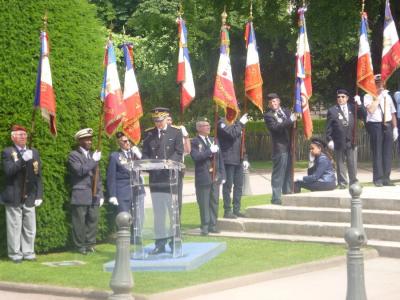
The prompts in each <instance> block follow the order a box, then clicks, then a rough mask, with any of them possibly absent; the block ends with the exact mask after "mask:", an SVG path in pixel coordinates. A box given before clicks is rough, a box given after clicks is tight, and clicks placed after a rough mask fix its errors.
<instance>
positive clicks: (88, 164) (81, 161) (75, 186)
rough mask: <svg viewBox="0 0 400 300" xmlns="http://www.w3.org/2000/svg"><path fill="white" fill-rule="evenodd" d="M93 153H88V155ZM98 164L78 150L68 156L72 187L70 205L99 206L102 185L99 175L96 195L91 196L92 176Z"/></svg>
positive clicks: (101, 196)
mask: <svg viewBox="0 0 400 300" xmlns="http://www.w3.org/2000/svg"><path fill="white" fill-rule="evenodd" d="M92 154H93V153H92V152H90V155H92ZM97 165H98V162H95V161H94V160H93V159H88V158H87V157H86V156H85V155H84V154H83V153H82V152H81V150H80V149H77V150H74V151H72V152H71V153H70V154H69V157H68V167H69V172H70V174H69V175H70V181H71V186H72V193H71V204H73V205H91V204H94V205H99V203H100V199H101V198H103V197H104V196H103V185H102V182H101V174H100V171H99V176H98V177H97V190H96V195H95V197H93V195H92V184H93V176H94V174H95V170H96V167H97Z"/></svg>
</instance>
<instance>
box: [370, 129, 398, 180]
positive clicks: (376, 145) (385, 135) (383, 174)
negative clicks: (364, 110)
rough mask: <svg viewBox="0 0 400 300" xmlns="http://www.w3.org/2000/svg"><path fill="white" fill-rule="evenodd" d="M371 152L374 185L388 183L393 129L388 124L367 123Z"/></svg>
mask: <svg viewBox="0 0 400 300" xmlns="http://www.w3.org/2000/svg"><path fill="white" fill-rule="evenodd" d="M367 131H368V134H369V138H370V142H371V150H372V168H373V181H374V183H387V182H389V181H390V171H391V169H392V150H393V129H392V124H391V123H390V122H386V124H383V123H381V122H377V123H375V122H367Z"/></svg>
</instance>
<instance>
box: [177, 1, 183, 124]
mask: <svg viewBox="0 0 400 300" xmlns="http://www.w3.org/2000/svg"><path fill="white" fill-rule="evenodd" d="M182 15H183V5H182V1H179V10H178V18H181V17H182ZM178 37H179V41H178V47H179V44H180V42H181V41H180V36H179V35H178ZM178 51H179V50H178ZM178 64H179V62H178ZM179 106H180V107H179V119H180V122H181V124H182V125H183V105H182V84H180V85H179Z"/></svg>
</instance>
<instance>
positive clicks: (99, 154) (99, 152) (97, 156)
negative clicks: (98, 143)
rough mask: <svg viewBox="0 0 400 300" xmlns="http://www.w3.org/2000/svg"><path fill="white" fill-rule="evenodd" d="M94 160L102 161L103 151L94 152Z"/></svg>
mask: <svg viewBox="0 0 400 300" xmlns="http://www.w3.org/2000/svg"><path fill="white" fill-rule="evenodd" d="M92 158H93V160H94V161H99V160H100V159H101V151H97V150H96V151H94V153H93V155H92Z"/></svg>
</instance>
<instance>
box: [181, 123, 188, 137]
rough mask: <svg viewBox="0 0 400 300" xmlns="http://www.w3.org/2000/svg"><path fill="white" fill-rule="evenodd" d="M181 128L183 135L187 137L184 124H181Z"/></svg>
mask: <svg viewBox="0 0 400 300" xmlns="http://www.w3.org/2000/svg"><path fill="white" fill-rule="evenodd" d="M181 130H182V135H183V137H188V136H189V133H188V132H187V130H186V127H185V126H183V125H181Z"/></svg>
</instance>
